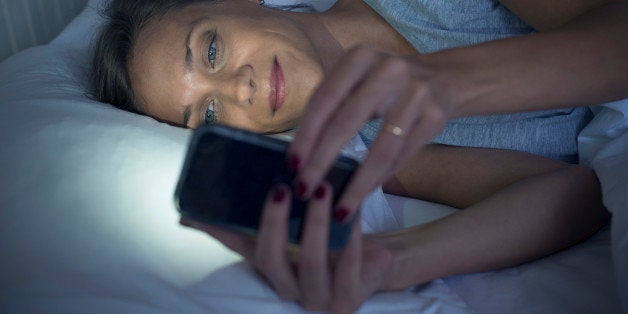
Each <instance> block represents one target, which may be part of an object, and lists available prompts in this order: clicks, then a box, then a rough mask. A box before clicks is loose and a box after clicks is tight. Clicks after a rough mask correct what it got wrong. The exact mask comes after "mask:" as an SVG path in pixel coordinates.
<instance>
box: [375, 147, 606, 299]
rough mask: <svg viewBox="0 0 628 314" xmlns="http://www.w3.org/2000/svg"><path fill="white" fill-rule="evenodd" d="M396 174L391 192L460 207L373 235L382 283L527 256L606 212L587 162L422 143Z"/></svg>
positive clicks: (580, 234)
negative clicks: (382, 252) (387, 258)
mask: <svg viewBox="0 0 628 314" xmlns="http://www.w3.org/2000/svg"><path fill="white" fill-rule="evenodd" d="M397 178H398V182H397V184H394V186H396V190H397V192H400V191H401V192H405V194H406V195H411V196H421V197H423V198H428V199H430V200H434V201H438V202H441V203H446V204H449V205H453V206H457V207H466V209H464V210H461V211H459V212H457V213H455V214H453V215H451V216H449V217H446V218H443V219H440V220H437V221H434V222H431V223H428V224H424V225H420V226H417V227H413V228H408V229H404V230H401V231H397V232H393V233H388V234H381V235H376V236H374V237H375V240H376V241H380V243H381V244H383V246H385V247H387V248H389V249H390V250H391V252H392V254H391V255H392V256H393V259H394V262H393V267H392V269H393V270H392V271H391V272H390V273H389V275H388V276H387V277H386V278H387V281H386V283H385V284H384V287H385V289H399V288H404V287H407V286H410V285H413V284H416V283H421V282H427V281H430V280H433V279H435V278H440V277H443V276H448V275H453V274H461V273H470V272H479V271H488V270H494V269H498V268H503V267H509V266H515V265H518V264H521V263H524V262H527V261H530V260H534V259H537V258H540V257H543V256H545V255H548V254H551V253H553V252H556V251H559V250H561V249H564V248H566V247H569V246H571V245H574V244H576V243H578V242H580V241H583V240H584V239H586V238H588V237H590V236H591V235H592V234H594V233H595V232H596V231H597V230H599V229H600V228H601V227H602V226H604V224H605V223H606V221H607V220H608V217H609V214H608V213H607V212H606V210H605V209H604V207H603V206H602V202H601V192H600V187H599V183H598V181H597V178H596V176H595V174H594V173H593V171H592V170H590V169H588V168H586V167H582V166H575V165H569V164H564V163H560V162H556V161H553V160H549V159H545V158H542V157H537V156H534V155H529V154H526V153H520V152H514V151H500V150H490V149H473V148H472V149H468V148H458V147H447V146H431V147H429V146H428V147H427V149H426V151H424V152H422V153H421V154H418V155H417V156H416V157H415V158H413V159H412V160H411V161H410V163H409V164H408V166H407V167H406V170H405V173H401V174H400V175H398V176H397ZM399 183H400V185H399ZM400 186H401V187H403V189H402V190H400V189H399V187H400ZM404 190H405V191H404Z"/></svg>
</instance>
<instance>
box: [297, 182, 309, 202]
mask: <svg viewBox="0 0 628 314" xmlns="http://www.w3.org/2000/svg"><path fill="white" fill-rule="evenodd" d="M306 192H307V185H306V184H305V182H303V181H299V183H297V190H296V193H297V196H298V197H300V198H303V197H305V193H306Z"/></svg>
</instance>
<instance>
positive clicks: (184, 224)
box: [179, 219, 192, 227]
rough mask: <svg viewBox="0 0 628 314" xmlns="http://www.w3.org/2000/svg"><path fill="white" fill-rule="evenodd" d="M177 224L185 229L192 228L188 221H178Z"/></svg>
mask: <svg viewBox="0 0 628 314" xmlns="http://www.w3.org/2000/svg"><path fill="white" fill-rule="evenodd" d="M179 224H180V225H182V226H185V227H192V224H191V223H190V222H189V221H187V220H185V219H181V220H179Z"/></svg>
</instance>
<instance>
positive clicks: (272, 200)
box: [252, 185, 300, 300]
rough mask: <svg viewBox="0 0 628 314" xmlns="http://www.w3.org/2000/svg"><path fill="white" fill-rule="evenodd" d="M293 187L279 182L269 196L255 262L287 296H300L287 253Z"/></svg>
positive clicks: (266, 276)
mask: <svg viewBox="0 0 628 314" xmlns="http://www.w3.org/2000/svg"><path fill="white" fill-rule="evenodd" d="M290 199H291V196H290V190H289V188H288V187H287V186H286V185H278V186H276V187H275V188H274V189H273V190H271V191H270V193H269V194H268V196H267V197H266V203H265V206H264V212H263V213H262V220H261V222H260V228H259V233H258V237H257V246H256V250H255V253H254V256H253V259H252V261H253V264H254V266H255V267H256V268H257V269H258V271H259V272H260V273H262V275H264V277H265V278H266V279H267V280H268V282H269V283H270V285H271V286H272V287H273V288H274V289H275V291H276V292H277V294H278V295H279V297H281V298H282V299H284V300H299V299H300V291H299V285H298V284H297V279H296V276H295V274H294V271H293V269H292V266H291V265H290V260H289V258H288V253H287V237H288V232H287V230H288V225H287V221H288V214H289V212H290V205H291V202H290Z"/></svg>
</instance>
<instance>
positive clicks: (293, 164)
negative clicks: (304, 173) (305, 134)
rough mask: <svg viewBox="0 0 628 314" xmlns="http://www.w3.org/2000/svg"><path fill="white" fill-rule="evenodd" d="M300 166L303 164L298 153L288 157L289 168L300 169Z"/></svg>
mask: <svg viewBox="0 0 628 314" xmlns="http://www.w3.org/2000/svg"><path fill="white" fill-rule="evenodd" d="M299 166H301V158H299V156H297V155H291V156H290V158H289V159H288V168H290V170H292V171H297V170H299Z"/></svg>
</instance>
